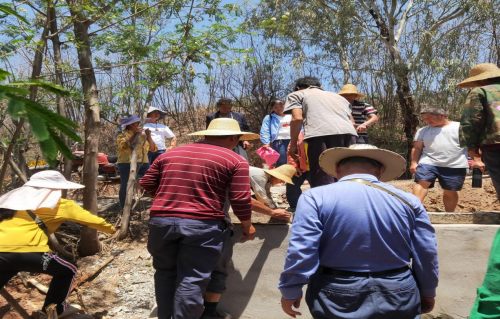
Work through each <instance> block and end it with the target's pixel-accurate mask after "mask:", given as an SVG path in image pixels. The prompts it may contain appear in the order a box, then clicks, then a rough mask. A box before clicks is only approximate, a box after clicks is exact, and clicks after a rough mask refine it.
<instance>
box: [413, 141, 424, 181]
mask: <svg viewBox="0 0 500 319" xmlns="http://www.w3.org/2000/svg"><path fill="white" fill-rule="evenodd" d="M423 150H424V143H423V142H418V141H415V142H413V148H412V149H411V165H410V172H411V173H412V174H415V173H416V172H417V166H418V161H419V160H420V157H421V156H422V152H423Z"/></svg>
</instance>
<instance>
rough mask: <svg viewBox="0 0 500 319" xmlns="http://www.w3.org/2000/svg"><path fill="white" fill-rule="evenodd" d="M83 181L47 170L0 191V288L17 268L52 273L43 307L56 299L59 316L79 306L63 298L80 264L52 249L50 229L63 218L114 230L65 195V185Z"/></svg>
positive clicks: (76, 185)
mask: <svg viewBox="0 0 500 319" xmlns="http://www.w3.org/2000/svg"><path fill="white" fill-rule="evenodd" d="M83 187H84V186H83V185H80V184H77V183H72V182H69V181H67V180H66V179H65V178H64V176H63V175H62V174H61V173H59V172H57V171H43V172H39V173H36V174H34V175H33V176H31V178H30V180H29V181H28V182H27V183H26V184H24V186H22V187H20V188H16V189H14V190H12V191H10V192H8V193H6V194H5V195H3V196H2V197H0V289H2V288H3V287H4V286H5V285H6V284H7V282H8V281H9V280H10V279H11V278H12V277H14V276H15V275H16V274H17V273H18V272H19V271H30V272H37V273H44V274H48V275H51V276H52V282H51V283H50V287H49V291H48V292H47V297H46V298H45V303H44V304H43V307H42V311H45V309H46V308H47V307H48V306H49V305H51V304H56V306H57V314H58V318H63V317H65V316H67V315H70V314H72V313H75V312H76V311H78V309H76V308H74V307H68V305H66V303H65V302H64V301H65V299H66V298H67V296H68V295H69V294H70V292H71V290H72V285H73V279H74V277H75V275H76V272H77V267H76V266H75V265H73V264H72V263H70V262H68V261H66V260H64V259H62V258H61V257H59V256H57V255H56V254H54V253H52V252H51V249H50V247H49V235H50V234H52V233H54V232H55V231H56V230H57V228H58V227H59V226H60V225H61V224H62V223H63V222H65V221H71V222H76V223H79V224H83V225H86V226H89V227H91V228H94V229H97V230H99V231H102V232H106V233H114V232H115V228H114V227H113V225H110V224H108V223H107V222H106V221H105V220H104V219H102V218H100V217H97V216H95V215H92V214H91V213H89V212H88V211H86V210H84V209H83V208H81V207H80V206H78V205H77V204H76V203H75V202H74V201H72V200H67V199H63V198H61V190H63V189H78V188H83Z"/></svg>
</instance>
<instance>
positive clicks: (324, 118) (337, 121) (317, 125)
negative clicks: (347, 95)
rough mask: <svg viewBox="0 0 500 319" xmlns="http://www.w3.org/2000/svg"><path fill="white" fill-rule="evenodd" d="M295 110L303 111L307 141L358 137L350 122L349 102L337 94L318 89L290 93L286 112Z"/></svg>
mask: <svg viewBox="0 0 500 319" xmlns="http://www.w3.org/2000/svg"><path fill="white" fill-rule="evenodd" d="M294 108H302V110H303V116H304V129H305V132H306V135H305V139H308V138H311V137H315V136H326V135H338V134H351V135H356V130H355V129H354V126H353V124H352V122H351V120H350V114H351V110H350V108H349V102H347V100H346V99H344V98H343V97H342V96H340V95H338V94H336V93H333V92H329V91H323V90H322V89H320V88H316V87H310V88H308V89H304V90H299V91H296V92H293V93H290V94H289V95H288V96H287V99H286V105H285V112H288V111H291V110H292V109H294Z"/></svg>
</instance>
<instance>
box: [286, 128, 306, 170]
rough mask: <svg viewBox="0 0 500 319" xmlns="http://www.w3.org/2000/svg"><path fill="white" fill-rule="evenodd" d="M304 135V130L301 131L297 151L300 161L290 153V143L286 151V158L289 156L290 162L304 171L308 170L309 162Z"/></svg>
mask: <svg viewBox="0 0 500 319" xmlns="http://www.w3.org/2000/svg"><path fill="white" fill-rule="evenodd" d="M304 135H305V132H304V131H302V132H300V134H299V137H298V138H297V151H298V153H299V162H298V163H297V162H296V161H295V160H294V159H293V158H292V157H291V156H290V155H289V154H288V150H289V149H290V145H288V150H287V151H286V158H287V162H288V164H290V165H293V166H294V167H298V168H300V170H301V171H302V172H305V171H307V162H306V158H307V155H306V151H305V147H304Z"/></svg>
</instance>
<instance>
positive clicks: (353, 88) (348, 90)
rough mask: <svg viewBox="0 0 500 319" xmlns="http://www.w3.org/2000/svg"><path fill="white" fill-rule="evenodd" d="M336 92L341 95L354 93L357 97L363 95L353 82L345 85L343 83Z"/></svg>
mask: <svg viewBox="0 0 500 319" xmlns="http://www.w3.org/2000/svg"><path fill="white" fill-rule="evenodd" d="M338 94H339V95H342V94H356V98H357V99H360V98H362V97H365V95H364V94H361V93H359V92H358V89H357V88H356V86H355V85H354V84H346V85H344V87H343V88H342V90H340V92H339V93H338Z"/></svg>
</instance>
